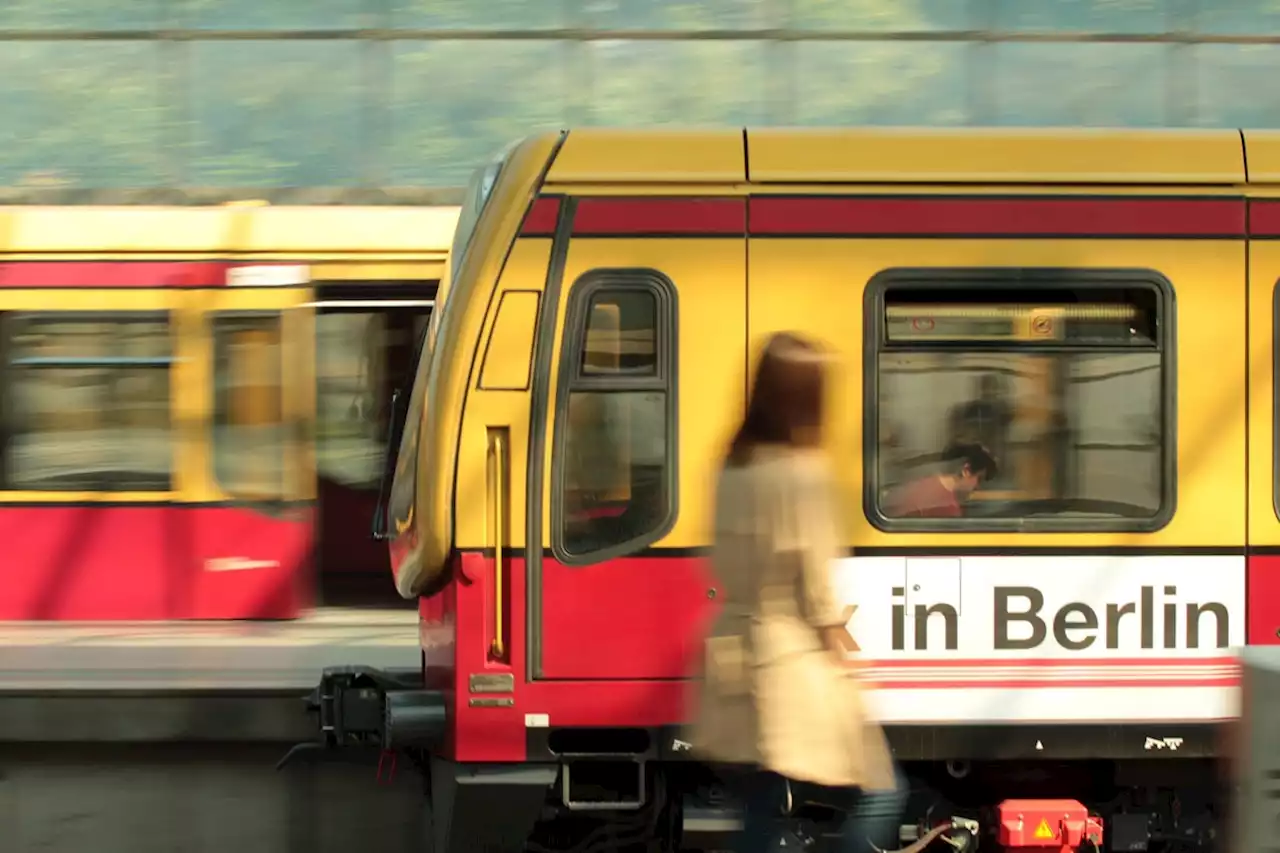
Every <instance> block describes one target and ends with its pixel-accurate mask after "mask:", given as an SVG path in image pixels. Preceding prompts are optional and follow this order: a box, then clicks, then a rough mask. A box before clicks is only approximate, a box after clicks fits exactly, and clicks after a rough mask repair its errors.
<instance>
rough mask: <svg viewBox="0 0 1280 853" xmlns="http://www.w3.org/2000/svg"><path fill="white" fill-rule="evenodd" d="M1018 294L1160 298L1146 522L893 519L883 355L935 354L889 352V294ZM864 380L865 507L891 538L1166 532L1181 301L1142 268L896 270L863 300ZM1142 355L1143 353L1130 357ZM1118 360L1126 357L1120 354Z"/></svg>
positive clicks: (1173, 494) (990, 346)
mask: <svg viewBox="0 0 1280 853" xmlns="http://www.w3.org/2000/svg"><path fill="white" fill-rule="evenodd" d="M1011 287H1017V288H1019V289H1022V290H1025V291H1026V292H1027V293H1028V294H1034V293H1035V292H1037V291H1042V292H1043V291H1061V290H1071V289H1074V290H1090V289H1098V290H1102V289H1107V288H1125V289H1130V290H1135V289H1144V288H1145V289H1148V290H1150V291H1152V292H1153V293H1155V295H1156V311H1157V329H1156V331H1157V337H1156V342H1155V344H1156V345H1155V351H1156V352H1157V353H1159V355H1160V399H1161V407H1162V412H1161V413H1160V414H1161V417H1160V420H1161V424H1162V430H1161V453H1162V458H1161V475H1162V483H1161V489H1160V497H1161V502H1160V507H1159V509H1158V510H1157V511H1156V513H1155V515H1153V516H1151V517H1150V518H1142V519H1125V518H1121V519H1104V518H1091V519H1066V518H964V517H961V518H956V519H942V518H889V517H888V516H886V515H884V513H883V511H882V510H881V507H880V460H879V444H880V419H879V407H878V402H879V399H880V356H881V354H882V353H883V352H885V351H887V350H892V351H899V352H901V351H914V350H917V349H922V350H928V349H930V347H928V345H925V346H918V345H917V346H910V345H902V344H899V345H897V346H894V347H889V346H887V344H886V340H885V338H886V336H885V302H886V298H885V297H886V294H887V293H888V292H890V291H903V290H917V291H919V290H933V291H945V290H955V291H956V292H957V296H960V295H962V294H964V293H966V292H973V291H979V290H999V289H1006V288H1011ZM862 307H863V359H862V363H863V376H862V381H863V385H862V389H863V390H862V418H863V438H862V442H863V445H862V465H863V477H862V483H863V486H862V508H863V515H865V516H866V518H867V521H868V522H870V523H871V525H872V526H873V527H874V528H876V529H877V530H881V531H884V532H886V533H1154V532H1156V531H1158V530H1160V529H1162V528H1164V527H1166V526H1167V525H1168V524H1169V522H1170V521H1172V520H1173V516H1174V514H1175V512H1176V511H1177V495H1178V479H1177V477H1178V467H1177V466H1178V431H1177V427H1178V417H1177V403H1178V400H1177V388H1178V383H1177V375H1178V372H1177V300H1176V296H1175V292H1174V288H1173V284H1172V282H1170V281H1169V279H1168V278H1167V277H1165V276H1164V275H1163V274H1161V273H1160V272H1158V271H1156V270H1154V269H1143V268H1123V269H1119V268H1102V267H1099V268H1092V269H1081V268H1070V267H1066V268H1062V267H951V268H948V267H936V268H934V267H893V268H889V269H884V270H881V271H880V272H878V273H876V274H875V275H873V276H872V277H871V279H870V280H869V281H868V282H867V286H866V290H865V291H864V294H863V306H862ZM934 349H952V350H954V351H956V352H974V351H985V352H1002V351H1007V350H1014V349H1016V348H1014V347H1010V346H1007V345H1001V344H998V343H994V342H992V343H981V344H975V345H973V346H964V347H951V346H948V345H946V344H940V345H938V346H937V347H934ZM1090 350H1093V351H1111V350H1110V348H1108V347H1105V346H1098V347H1080V346H1063V347H1054V346H1051V345H1042V346H1038V347H1036V349H1035V351H1037V352H1055V351H1064V352H1080V351H1090ZM1131 351H1138V350H1131ZM1115 352H1116V353H1122V352H1125V350H1122V349H1120V348H1116V349H1115Z"/></svg>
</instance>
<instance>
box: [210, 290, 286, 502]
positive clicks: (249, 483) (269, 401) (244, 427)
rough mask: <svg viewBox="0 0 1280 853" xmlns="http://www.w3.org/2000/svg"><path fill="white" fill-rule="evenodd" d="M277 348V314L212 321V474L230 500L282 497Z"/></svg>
mask: <svg viewBox="0 0 1280 853" xmlns="http://www.w3.org/2000/svg"><path fill="white" fill-rule="evenodd" d="M281 346H282V342H281V324H280V316H279V315H278V314H270V315H265V314H264V315H254V316H250V315H237V314H225V315H221V316H218V317H215V318H214V320H213V364H214V367H213V382H214V390H213V469H214V474H215V476H216V477H217V478H218V484H219V485H220V486H221V487H222V489H223V491H225V492H226V493H227V495H228V496H230V497H232V498H236V499H242V500H277V499H279V498H281V497H283V495H284V479H285V467H284V466H285V453H286V450H287V438H286V429H285V422H284V399H283V397H284V395H283V387H282V385H281V360H282V353H281Z"/></svg>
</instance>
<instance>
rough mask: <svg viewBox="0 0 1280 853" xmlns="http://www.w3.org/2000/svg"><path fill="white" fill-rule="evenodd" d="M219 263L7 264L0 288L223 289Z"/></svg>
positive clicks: (223, 269) (0, 272)
mask: <svg viewBox="0 0 1280 853" xmlns="http://www.w3.org/2000/svg"><path fill="white" fill-rule="evenodd" d="M234 266H244V264H230V263H226V262H219V261H10V262H6V263H0V288H77V289H80V288H84V289H99V288H106V289H130V288H170V287H171V288H190V287H224V286H225V285H226V283H227V270H228V269H230V268H232V267H234Z"/></svg>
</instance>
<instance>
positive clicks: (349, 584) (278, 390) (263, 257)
mask: <svg viewBox="0 0 1280 853" xmlns="http://www.w3.org/2000/svg"><path fill="white" fill-rule="evenodd" d="M458 213H459V210H458V209H457V208H447V207H445V208H394V207H380V208H373V207H366V208H361V207H331V208H321V207H294V208H287V207H271V206H262V205H256V204H247V205H229V206H223V207H204V208H200V207H190V208H160V207H121V208H95V207H81V208H75V207H71V208H54V207H45V208H42V207H11V208H0V393H2V394H3V407H2V411H3V419H2V420H3V425H4V426H3V430H2V431H0V447H2V448H3V452H2V453H0V538H2V539H3V541H4V542H5V543H6V544H5V548H4V555H3V557H2V558H0V564H3V566H4V583H3V584H0V619H3V620H86V619H89V620H167V619H288V618H292V617H294V616H297V615H298V614H299V613H300V611H301V610H302V609H303V608H305V607H308V606H310V605H311V604H313V603H315V602H316V601H317V599H318V597H320V596H321V595H324V596H325V597H327V598H332V597H335V596H338V597H340V596H344V595H355V594H357V592H358V587H359V586H360V585H361V580H362V579H364V580H365V581H367V580H368V579H369V578H379V579H381V578H385V576H386V575H385V573H386V572H387V571H388V570H389V566H388V557H387V553H386V549H385V547H382V546H379V545H378V544H377V543H375V542H373V541H371V540H370V539H369V537H368V535H367V531H360V530H358V528H357V526H358V523H359V521H360V519H364V520H365V523H366V524H368V523H369V522H370V520H371V519H372V514H373V510H374V505H375V503H376V500H377V493H378V485H379V477H380V475H381V471H382V455H383V451H382V447H383V445H384V443H385V440H386V435H385V434H386V430H387V428H388V425H389V423H390V408H391V391H392V389H393V388H395V387H396V386H397V385H398V384H399V383H401V382H402V381H404V377H406V376H411V375H412V365H413V363H414V357H415V346H416V343H417V341H418V340H419V339H420V337H421V331H422V330H423V329H424V328H425V324H426V318H427V317H428V316H430V312H431V307H432V305H433V303H434V300H435V292H436V288H437V286H438V283H439V280H440V278H441V275H442V272H443V270H444V267H445V263H446V259H447V256H448V251H449V247H450V242H451V240H452V238H453V233H454V226H455V224H456V223H457V219H458ZM317 572H319V573H320V576H321V577H322V578H323V583H319V584H318V583H317ZM366 585H367V584H366Z"/></svg>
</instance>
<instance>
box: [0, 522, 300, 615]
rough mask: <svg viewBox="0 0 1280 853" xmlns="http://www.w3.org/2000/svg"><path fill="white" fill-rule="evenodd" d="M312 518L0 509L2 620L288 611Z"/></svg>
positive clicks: (295, 606)
mask: <svg viewBox="0 0 1280 853" xmlns="http://www.w3.org/2000/svg"><path fill="white" fill-rule="evenodd" d="M314 526H315V525H314V513H313V511H312V510H311V509H302V510H296V511H294V514H293V515H291V516H290V517H288V518H285V517H270V516H266V515H263V514H262V513H259V512H255V511H253V510H249V509H244V508H239V507H223V506H191V507H184V506H180V505H179V506H51V507H31V506H24V507H11V508H0V541H3V542H4V543H5V547H4V553H3V556H2V557H0V564H2V565H3V567H4V583H3V584H0V620H6V621H7V620H65V621H73V620H140V621H152V620H157V621H158V620H167V619H292V618H295V617H297V616H298V615H299V614H300V613H301V612H302V611H303V610H304V609H305V608H306V607H308V606H309V605H310V604H311V601H312V597H313V596H312V592H313V590H312V572H311V560H312V543H313V538H314Z"/></svg>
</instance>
